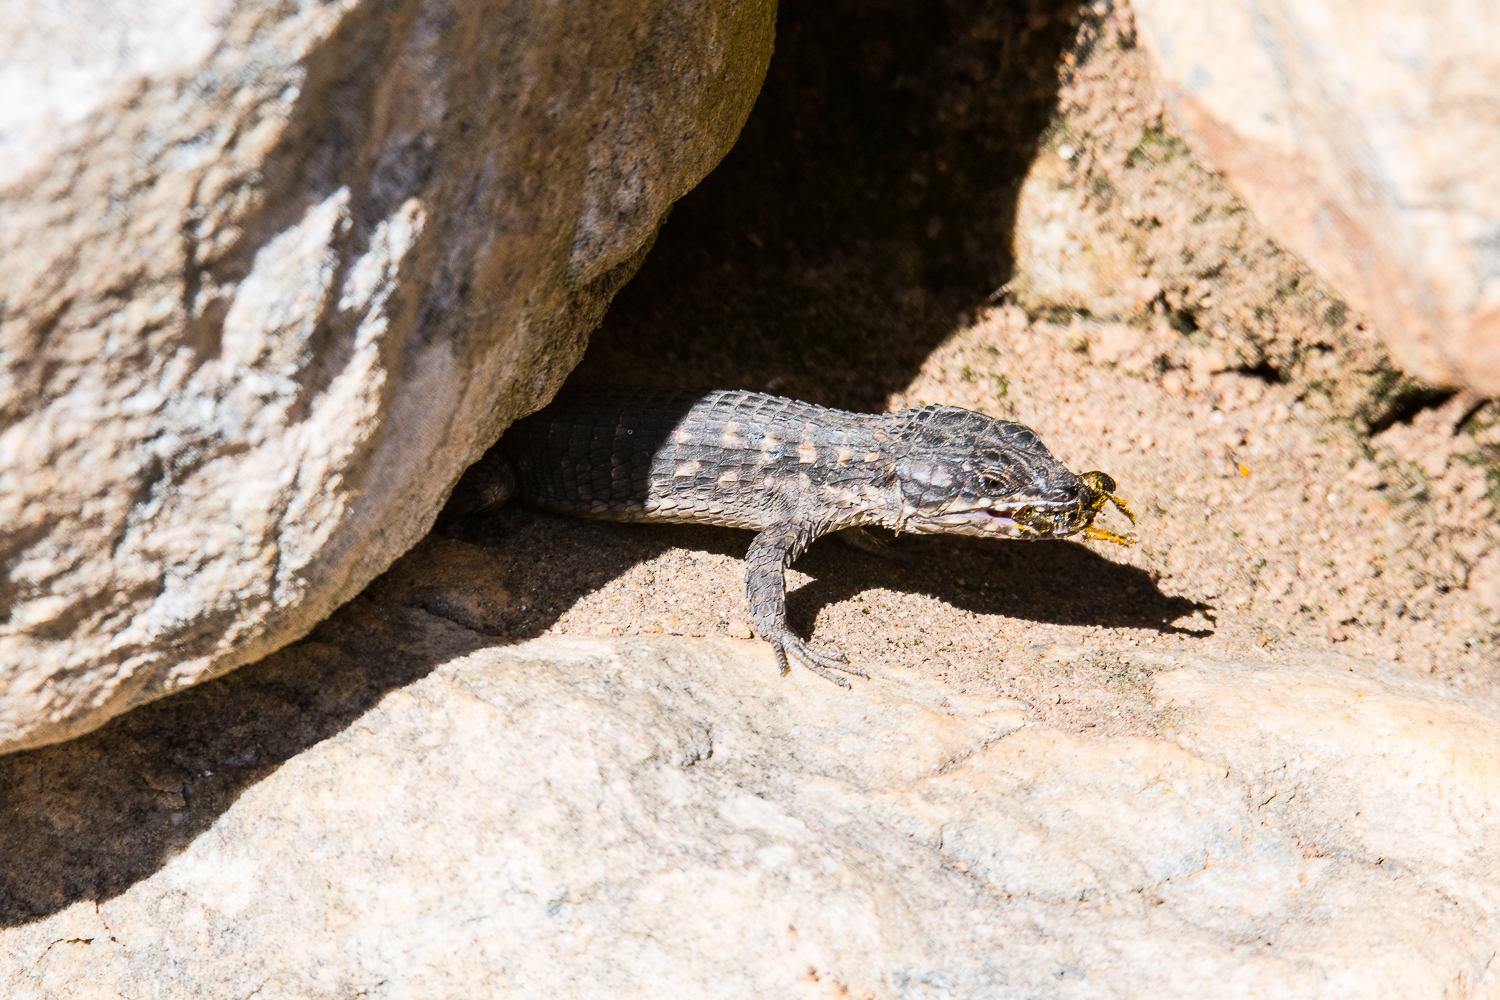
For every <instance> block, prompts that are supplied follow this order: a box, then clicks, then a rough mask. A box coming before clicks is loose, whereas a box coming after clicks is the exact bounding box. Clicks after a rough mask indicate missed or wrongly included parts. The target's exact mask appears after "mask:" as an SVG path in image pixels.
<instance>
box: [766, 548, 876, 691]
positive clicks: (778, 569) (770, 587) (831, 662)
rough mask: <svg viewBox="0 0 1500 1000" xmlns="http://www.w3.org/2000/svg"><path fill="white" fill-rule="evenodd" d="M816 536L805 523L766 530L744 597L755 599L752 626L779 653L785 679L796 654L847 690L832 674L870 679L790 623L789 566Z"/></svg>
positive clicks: (842, 681) (815, 669)
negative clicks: (788, 656) (800, 634)
mask: <svg viewBox="0 0 1500 1000" xmlns="http://www.w3.org/2000/svg"><path fill="white" fill-rule="evenodd" d="M816 534H817V533H816V532H815V531H814V530H813V529H812V528H810V527H808V526H806V525H797V524H792V525H782V526H777V527H773V528H767V529H766V530H765V531H762V532H761V533H760V534H758V535H756V536H755V541H753V542H751V543H750V551H749V552H748V553H746V555H745V596H746V597H747V598H749V600H750V623H751V624H752V625H754V626H755V633H756V634H757V635H759V636H760V637H761V638H762V639H765V640H766V641H768V642H769V643H770V644H771V648H773V649H774V650H776V663H777V665H778V666H779V667H781V673H782V676H785V675H786V673H787V671H788V670H790V669H791V668H790V667H789V666H788V665H787V660H786V654H787V653H791V654H792V655H793V656H795V657H796V658H797V659H799V660H801V661H802V662H803V663H804V664H805V665H806V666H807V668H808V669H809V670H811V671H812V672H813V673H815V674H817V675H818V676H820V677H826V678H827V679H828V680H831V681H833V682H834V683H835V684H837V685H839V686H840V687H844V688H847V687H848V686H849V682H848V681H846V680H844V678H842V677H839V676H838V675H837V674H834V673H831V672H830V671H833V670H842V671H843V672H844V673H848V674H854V675H855V676H857V677H866V678H868V677H869V676H870V675H869V674H867V673H865V672H864V671H863V670H860V669H859V668H858V667H851V666H850V665H849V660H848V659H847V658H846V657H845V656H844V655H843V654H842V653H839V652H836V651H834V650H828V649H819V648H818V647H817V646H810V645H808V644H807V643H805V642H803V641H802V640H801V639H800V638H798V637H797V636H796V635H795V634H794V633H793V632H792V630H791V629H790V628H788V627H787V624H786V568H787V567H788V566H790V565H791V564H792V561H793V560H795V559H796V558H797V557H798V556H800V555H801V554H802V553H803V551H804V550H805V549H806V548H807V546H808V544H809V543H811V542H812V540H813V538H815V537H816Z"/></svg>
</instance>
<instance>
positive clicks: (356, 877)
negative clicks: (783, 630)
mask: <svg viewBox="0 0 1500 1000" xmlns="http://www.w3.org/2000/svg"><path fill="white" fill-rule="evenodd" d="M1155 694H1156V696H1157V698H1158V699H1159V701H1160V702H1161V703H1164V704H1165V703H1171V704H1172V705H1174V706H1175V709H1176V711H1177V718H1178V719H1179V721H1180V733H1181V735H1180V737H1179V738H1177V739H1175V740H1164V739H1153V738H1146V737H1136V736H1109V737H1106V736H1096V735H1093V731H1091V730H1083V731H1071V732H1065V731H1060V730H1055V729H1048V728H1040V727H1037V726H1035V725H1029V724H1028V722H1027V720H1028V716H1029V713H1028V711H1027V710H1026V708H1025V706H1023V705H1021V704H1020V703H1017V702H1012V701H1007V700H1004V699H998V698H986V697H981V696H976V695H968V696H965V695H961V694H958V693H956V692H954V691H952V690H951V689H950V688H947V687H945V686H942V685H939V684H936V683H934V682H929V681H924V680H921V679H919V678H917V677H916V676H915V674H914V673H911V674H908V673H906V672H899V673H897V674H895V675H887V676H884V677H880V678H877V679H876V680H874V681H873V682H871V683H870V684H868V685H862V686H861V687H860V688H859V689H858V690H857V691H856V692H854V693H853V694H847V693H845V692H842V691H840V690H839V689H837V688H835V687H833V686H832V685H830V684H827V683H826V682H823V681H821V680H820V679H819V678H817V677H814V676H813V675H812V674H811V673H809V672H807V671H801V670H797V671H793V672H792V673H791V674H790V675H788V676H787V677H785V678H780V679H778V678H777V677H776V676H775V668H774V664H773V663H772V660H771V657H770V655H769V652H768V651H767V649H766V647H765V646H764V644H751V643H734V642H730V641H727V640H707V641H703V640H677V641H673V640H662V639H658V640H652V641H635V640H592V639H571V638H569V639H561V638H557V639H541V640H536V641H533V642H530V643H527V644H525V645H521V646H516V647H511V648H506V649H487V650H482V651H480V652H477V653H474V654H472V655H469V656H467V657H464V658H461V659H457V660H453V661H451V662H448V663H446V664H445V665H443V666H441V667H439V668H438V669H437V670H436V671H434V672H432V673H431V674H429V675H428V676H426V677H425V678H423V679H422V680H420V681H418V682H416V683H414V684H411V685H409V686H407V687H404V688H400V689H397V690H395V691H393V692H392V693H390V694H389V695H387V696H386V697H385V698H384V699H383V700H382V701H381V702H380V703H379V704H378V705H377V706H376V707H374V708H373V709H371V710H369V711H368V712H366V713H365V714H364V715H362V716H361V717H359V718H357V719H356V720H354V721H353V722H352V723H351V724H349V725H348V726H347V727H346V728H344V729H342V731H340V732H338V733H337V734H336V735H334V736H333V737H331V738H329V739H326V740H324V741H323V742H321V743H318V744H317V745H315V746H313V747H311V748H310V749H308V750H306V751H304V752H302V753H301V754H299V755H297V756H295V757H293V758H292V759H291V760H289V761H288V762H286V763H285V764H284V765H282V766H281V767H279V768H277V769H275V770H273V771H271V772H270V773H269V774H267V775H266V777H265V778H264V779H263V780H260V781H259V782H258V783H255V784H252V785H251V786H249V787H248V788H247V789H246V790H245V791H244V792H243V794H240V795H239V796H238V797H237V799H235V800H234V801H233V804H232V805H229V806H228V807H227V810H226V811H225V812H223V813H222V815H220V816H219V817H218V818H217V819H216V820H215V821H214V822H212V824H211V825H210V826H209V827H208V828H207V829H206V830H205V832H203V833H202V834H201V835H199V836H198V837H197V838H196V839H195V840H193V841H192V842H191V844H189V845H187V846H186V849H185V850H182V851H181V852H180V853H178V854H176V855H175V856H168V858H167V860H165V862H164V864H163V865H162V866H161V867H160V868H159V869H157V870H155V871H154V873H153V874H150V875H149V876H148V877H146V878H144V879H143V880H141V881H138V882H136V883H134V884H132V885H130V886H128V887H126V888H125V889H124V890H123V891H122V892H121V893H120V894H118V895H116V896H114V897H112V898H109V899H102V900H100V901H99V904H98V908H97V912H95V907H94V903H93V902H92V901H86V902H79V903H75V904H74V905H72V906H69V907H66V908H62V909H59V910H57V911H56V912H53V913H51V914H50V915H46V916H44V917H41V918H39V919H37V920H36V921H35V922H32V923H29V924H25V925H22V926H17V927H11V928H10V929H8V930H4V931H0V975H3V977H4V978H3V981H4V983H5V984H6V991H7V995H8V996H10V997H14V998H17V1000H22V998H31V997H41V996H43V995H48V993H47V991H48V990H52V991H53V993H52V994H50V995H60V994H61V993H62V992H65V991H68V990H73V991H78V992H80V993H84V994H90V995H112V994H113V993H114V992H115V991H118V992H120V993H121V994H123V995H126V996H135V995H161V996H175V995H185V994H187V993H189V992H192V991H194V990H198V991H204V992H208V993H212V994H214V995H225V996H228V995H240V994H241V993H248V992H251V991H255V990H257V989H258V990H259V992H258V993H257V994H256V995H257V996H261V997H267V998H269V997H325V996H329V997H331V996H339V995H348V994H349V993H351V992H358V991H360V990H364V989H368V990H370V991H372V992H379V993H381V994H382V995H391V996H417V995H420V996H433V997H463V996H472V995H474V994H475V992H476V991H479V990H481V989H482V990H485V991H490V992H493V991H496V990H498V991H500V992H502V993H504V994H505V995H506V996H512V997H539V998H540V997H554V996H558V995H567V996H570V997H580V998H586V997H601V998H602V997H611V998H618V997H652V998H655V997H662V996H716V997H757V998H758V997H768V998H769V997H777V998H780V997H786V996H825V995H827V996H844V995H849V996H856V997H865V996H868V997H877V998H887V997H892V998H894V997H903V996H929V995H930V996H969V997H999V996H1034V997H1097V996H1126V997H1157V998H1160V997H1173V998H1176V997H1181V998H1195V1000H1196V998H1202V997H1208V996H1213V997H1252V996H1253V997H1257V998H1281V997H1285V998H1303V997H1309V996H1330V997H1333V996H1337V997H1340V998H1371V1000H1376V998H1386V997H1393V996H1402V997H1428V996H1430V997H1438V996H1445V995H1446V996H1492V995H1494V991H1495V990H1496V989H1497V987H1500V975H1497V973H1500V969H1497V968H1495V967H1492V966H1493V963H1492V959H1493V957H1494V951H1495V948H1494V942H1495V940H1497V938H1500V864H1497V861H1500V857H1497V855H1500V847H1497V846H1496V845H1500V808H1497V807H1500V718H1497V713H1496V712H1495V710H1494V708H1493V707H1492V706H1481V707H1477V708H1476V707H1475V706H1472V705H1468V704H1465V703H1463V702H1462V701H1459V700H1457V699H1456V698H1455V697H1454V696H1453V695H1452V694H1451V692H1448V691H1447V690H1445V689H1443V688H1442V686H1441V685H1440V684H1439V683H1437V682H1428V681H1425V680H1423V681H1417V680H1410V679H1400V678H1397V677H1395V676H1394V675H1392V676H1390V677H1385V678H1382V677H1378V676H1373V675H1371V676H1357V675H1355V674H1352V673H1349V672H1347V671H1343V670H1339V669H1334V668H1328V667H1318V666H1300V667H1289V668H1279V669H1275V670H1267V669H1261V668H1258V667H1255V666H1252V665H1246V664H1237V663H1214V662H1212V661H1206V660H1197V661H1194V665H1193V668H1192V669H1179V670H1174V671H1169V672H1167V673H1164V674H1161V675H1159V676H1158V677H1157V679H1156V681H1155ZM59 749H62V748H59ZM167 784H170V782H168V783H167ZM106 927H107V931H106V930H105V928H106ZM80 941H87V942H88V944H87V945H86V946H85V945H80V944H78V943H77V942H80ZM58 942H68V943H66V944H59V943H58ZM481 984H482V986H481ZM846 988H847V991H848V992H847V993H844V992H841V991H843V990H844V989H846ZM1445 991H1447V992H1446V993H1445Z"/></svg>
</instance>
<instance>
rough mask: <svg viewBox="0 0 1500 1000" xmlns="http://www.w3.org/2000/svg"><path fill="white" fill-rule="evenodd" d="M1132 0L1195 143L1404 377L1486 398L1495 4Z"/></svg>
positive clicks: (1497, 60) (1499, 363) (1496, 324)
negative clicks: (1345, 304) (1348, 304)
mask: <svg viewBox="0 0 1500 1000" xmlns="http://www.w3.org/2000/svg"><path fill="white" fill-rule="evenodd" d="M1134 7H1135V10H1136V15H1137V18H1136V20H1137V24H1138V26H1139V29H1140V35H1141V39H1142V41H1143V42H1144V43H1145V45H1146V46H1147V47H1148V48H1149V49H1150V50H1151V52H1152V53H1153V55H1154V56H1155V57H1156V59H1157V62H1158V64H1159V66H1160V68H1161V71H1162V74H1163V77H1164V78H1165V82H1166V84H1167V87H1168V90H1169V91H1170V92H1171V94H1172V97H1173V106H1174V109H1175V111H1176V112H1177V115H1178V117H1179V119H1180V120H1181V122H1182V124H1183V126H1184V127H1185V128H1186V130H1187V132H1188V135H1189V138H1190V140H1191V141H1192V143H1193V145H1194V147H1195V148H1196V149H1197V150H1198V151H1199V152H1200V153H1202V154H1203V155H1204V156H1205V157H1206V158H1207V159H1208V160H1209V161H1211V162H1212V163H1213V165H1214V166H1216V167H1218V168H1219V169H1220V170H1222V171H1224V173H1225V174H1226V175H1227V176H1228V178H1229V180H1230V181H1231V182H1232V183H1233V184H1234V186H1235V187H1236V188H1237V189H1238V190H1239V191H1240V193H1241V194H1242V196H1243V197H1244V199H1245V201H1246V202H1247V203H1248V204H1249V205H1250V207H1251V208H1252V209H1253V210H1254V211H1255V213H1256V216H1257V217H1258V218H1259V219H1260V221H1261V222H1262V224H1264V225H1265V227H1266V229H1267V230H1268V231H1269V232H1270V233H1271V234H1272V235H1273V236H1274V237H1275V238H1276V239H1277V240H1279V241H1280V242H1282V243H1283V244H1284V245H1286V246H1287V247H1288V248H1289V249H1291V250H1293V251H1295V252H1296V253H1297V254H1299V255H1300V256H1302V257H1303V258H1304V259H1306V260H1307V261H1308V263H1310V264H1311V265H1312V266H1313V267H1314V268H1315V269H1316V270H1317V271H1319V272H1320V273H1321V274H1322V275H1323V276H1324V277H1325V278H1327V279H1328V280H1329V281H1331V282H1332V283H1333V284H1334V285H1335V286H1336V287H1337V288H1338V290H1339V291H1340V292H1341V293H1343V294H1344V295H1346V296H1348V297H1349V298H1350V300H1351V301H1352V302H1353V303H1355V304H1356V305H1357V306H1358V307H1359V308H1360V309H1362V310H1364V311H1366V312H1369V313H1371V314H1372V315H1373V317H1374V319H1375V320H1376V322H1377V324H1378V325H1379V329H1380V333H1381V334H1382V335H1383V336H1384V337H1385V339H1386V341H1387V343H1388V344H1389V345H1390V347H1391V350H1392V352H1393V353H1394V355H1395V356H1396V358H1397V360H1398V361H1399V362H1400V363H1402V364H1403V365H1404V366H1406V367H1407V368H1408V370H1410V371H1411V372H1412V373H1413V374H1416V375H1420V376H1422V377H1424V378H1427V379H1430V380H1433V381H1435V382H1439V383H1446V384H1457V385H1467V386H1469V387H1470V388H1473V389H1476V390H1479V391H1481V392H1484V393H1494V392H1497V391H1500V179H1497V174H1496V172H1495V170H1494V164H1495V163H1496V162H1497V160H1500V102H1497V101H1496V100H1495V94H1496V93H1497V92H1500V49H1497V47H1496V46H1495V44H1494V38H1495V26H1496V25H1497V24H1500V5H1497V4H1496V3H1495V2H1494V0H1459V2H1453V3H1440V4H1430V3H1422V2H1420V0H1378V2H1375V3H1354V2H1349V0H1311V2H1297V3H1285V2H1280V0H1247V2H1242V3H1229V4H1224V3H1213V2H1208V0H1135V3H1134Z"/></svg>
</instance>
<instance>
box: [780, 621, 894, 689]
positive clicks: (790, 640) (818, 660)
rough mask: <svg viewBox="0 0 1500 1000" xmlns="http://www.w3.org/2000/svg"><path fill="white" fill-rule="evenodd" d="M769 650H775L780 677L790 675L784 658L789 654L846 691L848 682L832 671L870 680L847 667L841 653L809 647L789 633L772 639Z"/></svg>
mask: <svg viewBox="0 0 1500 1000" xmlns="http://www.w3.org/2000/svg"><path fill="white" fill-rule="evenodd" d="M771 648H772V649H774V650H776V665H777V666H778V667H780V668H781V676H783V677H785V676H786V675H787V674H788V673H790V672H791V669H792V668H791V665H790V664H789V663H788V662H787V658H786V654H787V653H788V652H790V653H791V654H792V655H793V656H795V657H796V658H797V659H799V660H801V661H802V665H803V666H805V667H807V669H809V670H811V671H812V672H813V673H815V674H817V675H818V676H819V677H822V678H823V679H825V680H830V681H833V683H835V684H837V685H838V686H839V687H841V688H844V689H846V690H847V689H848V687H849V682H848V681H846V680H845V679H844V678H842V677H840V676H839V675H838V674H835V673H833V671H834V670H842V671H843V672H844V673H846V674H853V675H854V676H856V677H863V678H864V679H865V680H869V679H870V675H869V674H867V673H865V672H864V671H863V670H861V669H859V668H858V667H851V666H850V665H849V658H848V657H846V656H845V655H844V654H843V653H839V652H835V651H833V650H830V649H819V648H818V647H817V646H810V645H808V644H807V643H805V642H803V641H802V640H801V639H798V638H797V637H796V636H794V635H792V634H791V633H790V632H787V633H784V634H782V635H780V636H777V637H776V638H774V639H772V640H771Z"/></svg>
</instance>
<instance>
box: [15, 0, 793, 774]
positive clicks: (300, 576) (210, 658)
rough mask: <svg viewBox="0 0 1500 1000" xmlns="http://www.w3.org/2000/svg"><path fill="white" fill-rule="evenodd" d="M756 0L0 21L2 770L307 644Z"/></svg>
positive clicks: (559, 329)
mask: <svg viewBox="0 0 1500 1000" xmlns="http://www.w3.org/2000/svg"><path fill="white" fill-rule="evenodd" d="M774 17H775V4H774V3H773V2H771V0H744V2H734V0H686V2H666V0H630V2H609V3H596V2H572V3H562V4H557V3H540V2H530V0H527V2H521V3H499V2H481V3H472V4H450V3H446V2H441V0H397V2H392V3H377V2H375V0H339V2H331V3H291V4H286V3H270V2H265V0H241V2H234V3H228V4H209V3H202V2H194V0H168V2H164V3H150V4H147V3H129V4H117V3H102V2H97V0H77V2H70V3H67V4H63V5H46V4H44V5H35V4H21V3H16V2H6V3H4V4H0V23H4V24H5V26H6V28H5V31H4V32H3V37H0V93H3V94H4V95H5V100H4V101H3V102H0V261H3V263H4V266H3V267H0V304H3V305H0V752H5V751H10V750H16V749H18V748H24V747H30V746H36V745H39V744H42V743H46V742H49V741H53V740H59V739H63V738H65V737H68V736H71V735H75V734H77V733H80V732H83V731H86V730H88V729H90V728H91V727H93V726H97V725H99V724H100V723H101V722H103V721H105V720H107V719H109V718H111V717H112V716H114V715H116V714H118V713H120V712H122V711H124V710H125V709H127V708H129V707H130V706H132V705H136V704H140V703H141V702H144V701H149V700H151V699H153V698H156V697H158V696H160V695H162V694H165V693H168V692H171V691H174V690H177V689H179V688H182V687H183V686H185V685H189V684H192V683H195V682H197V681H200V680H203V679H205V678H208V677H212V676H215V675H218V674H221V673H223V672H225V671H227V670H230V669H232V668H234V667H237V666H239V665H240V664H243V663H247V662H250V661H252V660H255V659H257V658H259V657H262V656H264V655H266V654H267V653H269V652H270V651H272V650H274V649H276V648H278V647H280V646H282V645H284V644H285V643H287V642H289V641H291V640H293V639H296V638H297V637H299V636H301V635H303V634H305V633H306V632H307V630H308V629H309V628H311V627H312V625H313V624H314V623H315V622H317V621H318V620H320V619H321V618H323V617H325V616H326V615H327V614H328V613H329V612H330V611H331V610H332V609H333V608H334V607H336V606H337V605H338V604H340V603H341V602H343V601H345V600H347V599H348V598H349V597H351V596H352V595H354V594H356V593H358V592H359V590H360V589H361V588H362V587H363V586H364V585H365V584H366V583H368V582H369V581H370V580H371V579H372V578H373V577H374V576H375V575H376V574H378V573H380V572H381V571H382V570H384V569H385V567H386V566H388V565H389V564H390V563H391V561H392V560H394V559H395V558H396V557H397V556H398V555H400V554H401V553H402V552H403V551H405V550H406V549H407V548H409V547H410V546H411V545H412V544H413V543H414V542H415V541H416V540H417V539H418V538H420V537H421V535H422V534H423V533H424V532H425V531H426V530H427V529H428V528H429V527H430V526H431V524H432V521H433V518H434V516H435V515H436V513H437V511H438V509H439V508H440V506H441V504H442V502H443V499H444V497H445V496H446V493H447V491H448V489H449V488H450V486H451V485H452V483H453V482H454V481H455V480H456V478H457V477H458V475H459V474H460V473H461V472H462V470H463V469H464V468H465V467H466V466H467V465H468V464H469V463H470V462H471V461H473V460H474V459H475V458H477V457H478V456H479V454H480V453H481V452H482V451H483V450H484V449H485V448H486V447H488V445H489V444H491V443H492V442H493V441H494V440H495V438H496V437H497V436H498V434H499V432H500V430H501V428H502V427H503V426H505V425H506V424H507V423H508V422H509V421H510V420H512V419H514V418H515V417H516V416H518V415H521V414H524V413H526V412H529V411H530V410H532V409H534V408H536V407H537V406H539V405H541V404H542V403H544V402H545V401H546V400H547V399H548V398H549V397H550V394H551V393H552V392H553V391H555V389H556V387H557V386H558V385H559V384H560V382H561V380H562V378H563V376H564V375H565V374H566V373H567V372H568V370H569V369H570V368H571V367H572V366H573V364H574V363H576V361H577V358H578V357H579V355H580V354H581V352H582V349H583V345H584V343H585V341H586V339H587V335H588V333H589V331H590V330H591V329H592V328H593V326H594V325H595V324H596V323H597V321H598V318H599V317H600V315H601V314H602V312H603V310H604V308H605V306H606V305H607V304H608V302H609V300H610V298H611V297H612V296H613V294H614V292H615V290H616V289H617V288H618V287H619V286H620V284H621V283H622V282H623V281H625V280H626V279H627V278H628V277H629V276H630V274H631V273H633V271H634V269H635V267H636V266H637V264H638V263H639V260H640V256H641V255H642V254H643V253H644V252H645V249H646V248H647V246H648V245H649V243H650V241H651V240H652V238H653V234H654V233H655V230H656V228H657V226H658V225H659V224H660V221H661V220H662V218H663V217H664V215H665V213H666V212H667V210H668V209H669V207H670V206H671V204H672V202H673V201H674V200H675V199H677V198H678V197H680V196H681V195H682V194H683V193H684V192H685V191H687V190H688V189H689V188H691V187H692V186H693V185H694V184H696V183H697V181H698V180H699V179H700V178H702V177H703V176H704V175H705V174H706V173H707V172H708V170H710V169H711V168H712V166H713V165H714V164H715V163H716V162H717V160H718V159H719V158H720V157H721V156H722V155H723V154H724V152H725V151H726V150H727V149H728V148H729V146H730V145H731V143H732V142H733V141H734V139H735V137H736V135H737V134H738V132H739V129H740V127H741V125H742V124H743V122H744V120H745V117H746V115H747V114H748V113H749V109H750V106H751V104H752V102H753V101H754V98H755V95H756V93H757V90H758V88H759V86H760V82H761V80H762V78H763V76H764V73H765V69H766V66H767V63H768V60H769V58H770V52H771V45H772V33H773V25H774Z"/></svg>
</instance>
